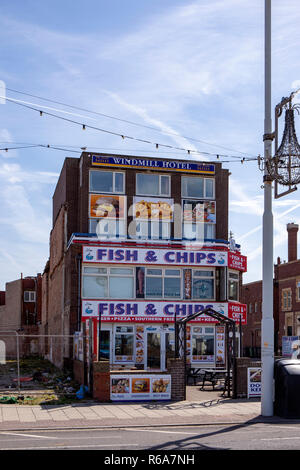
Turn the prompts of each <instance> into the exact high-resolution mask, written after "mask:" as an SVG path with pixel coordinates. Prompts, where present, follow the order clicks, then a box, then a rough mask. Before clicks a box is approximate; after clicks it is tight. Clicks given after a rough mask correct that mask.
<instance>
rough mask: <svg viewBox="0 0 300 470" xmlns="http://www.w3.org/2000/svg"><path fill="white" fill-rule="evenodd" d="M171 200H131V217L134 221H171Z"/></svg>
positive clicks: (139, 198)
mask: <svg viewBox="0 0 300 470" xmlns="http://www.w3.org/2000/svg"><path fill="white" fill-rule="evenodd" d="M173 205H174V203H173V199H158V198H151V197H147V198H142V197H134V198H133V216H134V218H135V219H136V220H166V221H170V222H171V221H172V220H173V211H174V207H173Z"/></svg>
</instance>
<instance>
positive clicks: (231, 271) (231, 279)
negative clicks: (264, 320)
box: [227, 269, 257, 312]
mask: <svg viewBox="0 0 300 470" xmlns="http://www.w3.org/2000/svg"><path fill="white" fill-rule="evenodd" d="M230 274H234V275H237V276H238V278H237V279H236V278H235V279H234V278H230ZM230 281H232V282H235V283H236V284H237V299H232V298H230V297H229V292H230V289H229V283H230ZM239 282H240V277H239V272H238V271H233V270H232V269H229V270H228V286H227V288H228V300H232V301H233V302H239V298H240V289H239ZM255 305H256V307H255ZM254 311H255V312H256V311H257V303H255V304H254Z"/></svg>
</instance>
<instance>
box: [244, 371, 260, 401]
mask: <svg viewBox="0 0 300 470" xmlns="http://www.w3.org/2000/svg"><path fill="white" fill-rule="evenodd" d="M247 395H248V398H251V397H260V396H261V368H260V367H248V394H247Z"/></svg>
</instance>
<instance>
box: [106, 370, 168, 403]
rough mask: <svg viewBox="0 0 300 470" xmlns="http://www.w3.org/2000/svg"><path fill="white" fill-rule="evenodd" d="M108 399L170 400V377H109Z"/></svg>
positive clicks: (121, 375)
mask: <svg viewBox="0 0 300 470" xmlns="http://www.w3.org/2000/svg"><path fill="white" fill-rule="evenodd" d="M110 399H111V400H113V401H122V400H126V401H130V400H171V376H170V375H163V374H162V375H156V374H155V375H129V374H128V375H126V374H124V375H123V374H120V375H111V376H110Z"/></svg>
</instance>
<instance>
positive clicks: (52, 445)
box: [0, 423, 300, 455]
mask: <svg viewBox="0 0 300 470" xmlns="http://www.w3.org/2000/svg"><path fill="white" fill-rule="evenodd" d="M45 449H48V450H58V449H61V450H64V449H66V450H67V449H69V450H105V451H108V452H107V455H111V454H110V451H114V450H124V451H125V450H126V451H130V450H131V451H133V455H134V451H139V450H147V453H149V452H151V451H160V450H182V451H191V450H197V451H198V450H217V449H218V450H298V449H300V424H297V423H295V424H263V423H257V424H237V425H209V426H207V425H202V426H182V427H170V426H169V427H168V426H166V427H156V428H154V427H150V428H147V427H145V428H140V427H139V428H132V427H131V428H130V427H128V428H118V429H103V428H102V429H99V428H98V429H72V430H66V429H61V430H43V431H42V430H36V429H35V430H32V431H0V450H2V451H3V450H45Z"/></svg>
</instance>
